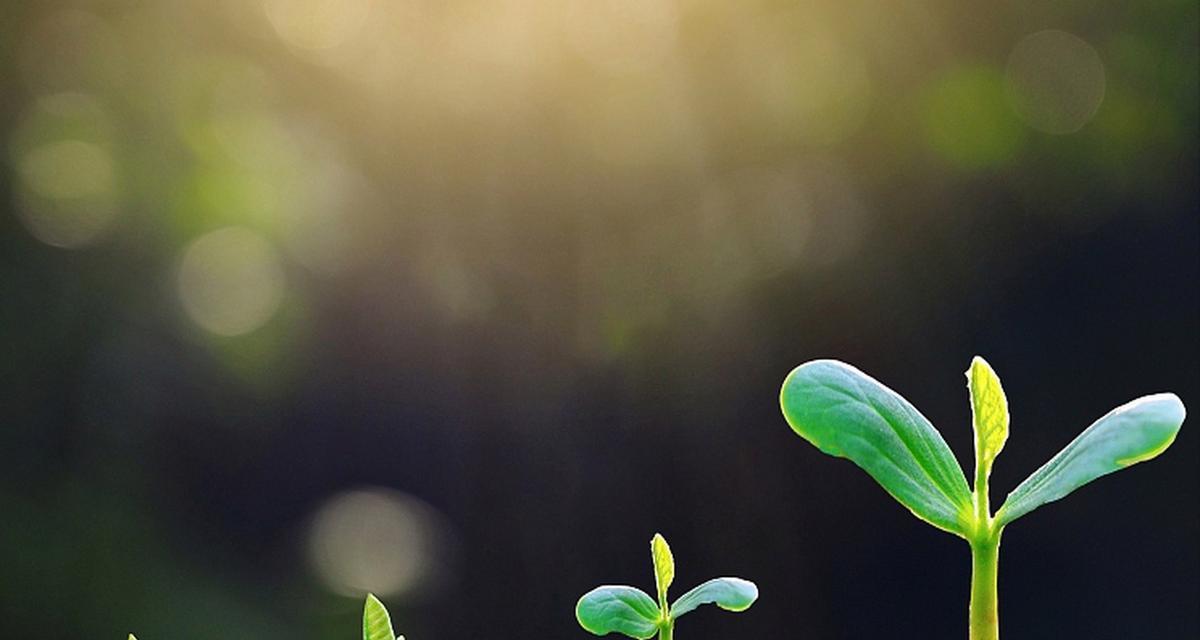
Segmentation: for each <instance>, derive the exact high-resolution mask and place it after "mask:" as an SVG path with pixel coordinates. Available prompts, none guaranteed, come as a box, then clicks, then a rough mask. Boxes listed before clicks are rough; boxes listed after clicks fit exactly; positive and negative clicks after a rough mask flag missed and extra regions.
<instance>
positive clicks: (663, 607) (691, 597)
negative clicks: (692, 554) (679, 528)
mask: <svg viewBox="0 0 1200 640" xmlns="http://www.w3.org/2000/svg"><path fill="white" fill-rule="evenodd" d="M650 557H651V558H652V559H653V560H654V584H655V586H656V587H657V590H658V602H657V603H655V602H654V599H653V598H651V597H650V596H648V595H646V592H645V591H642V590H641V589H636V588H634V587H626V586H614V585H609V586H603V587H596V588H595V589H592V590H591V591H589V592H587V593H586V594H585V595H584V596H583V597H582V598H580V599H579V604H577V605H576V606H575V617H576V618H577V619H578V620H579V625H580V626H581V627H583V628H584V629H587V630H588V631H590V632H592V633H594V634H596V635H598V636H603V635H607V634H609V633H614V632H615V633H620V634H623V635H626V636H629V637H630V638H640V639H641V640H645V639H646V638H651V637H653V636H654V634H658V640H672V637H673V635H674V633H675V621H676V620H678V619H679V617H680V616H682V615H683V614H685V613H687V612H689V611H691V610H693V609H695V608H696V607H699V606H700V605H704V604H715V605H717V606H718V607H720V608H722V609H725V610H726V611H745V610H746V609H749V608H750V605H752V604H754V601H755V600H757V599H758V587H756V586H754V583H753V582H750V581H749V580H742V579H741V578H713V579H712V580H709V581H708V582H705V583H704V584H702V585H700V586H698V587H696V588H695V589H692V590H691V591H689V592H687V593H685V594H683V595H682V596H680V598H679V599H678V600H676V601H675V602H674V603H672V604H671V605H670V606H668V605H667V588H668V587H670V586H671V583H672V582H674V580H675V558H674V557H673V556H672V555H671V547H670V546H668V545H667V541H666V540H665V539H663V537H662V536H661V535H659V534H657V533H656V534H654V538H653V539H652V540H650Z"/></svg>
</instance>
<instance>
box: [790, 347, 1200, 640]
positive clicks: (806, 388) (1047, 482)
mask: <svg viewBox="0 0 1200 640" xmlns="http://www.w3.org/2000/svg"><path fill="white" fill-rule="evenodd" d="M967 388H968V390H969V394H970V399H971V413H972V418H973V419H972V422H973V425H974V430H975V489H974V491H972V490H970V489H969V488H968V487H967V480H966V477H965V476H964V474H963V471H962V468H961V467H959V465H958V461H957V460H956V459H955V458H954V454H953V453H951V451H950V447H948V446H947V445H946V441H945V440H943V439H942V436H941V434H940V433H938V431H937V429H934V427H933V425H932V424H930V423H929V420H927V419H926V418H925V416H923V415H921V413H920V412H919V411H917V410H916V408H914V407H913V406H912V405H911V404H909V402H908V401H907V400H905V399H904V398H902V397H901V396H900V395H899V394H897V393H896V392H895V391H892V390H891V389H889V388H887V387H885V386H884V385H882V384H881V383H879V382H878V381H876V380H875V379H874V378H872V377H870V376H868V375H867V374H865V373H863V372H861V371H859V370H858V369H855V368H854V367H852V366H850V365H848V364H845V363H843V362H838V361H836V360H814V361H812V362H808V363H805V364H803V365H801V366H799V367H797V368H796V369H795V370H793V371H792V372H791V373H790V374H789V375H788V377H787V379H786V380H784V382H783V391H782V392H781V394H780V404H781V405H782V408H783V415H784V417H786V418H787V421H788V424H790V425H791V427H792V430H794V431H795V432H796V433H798V434H799V435H800V436H801V437H803V438H804V439H805V440H808V441H809V442H811V443H812V444H813V445H815V446H816V447H817V448H818V449H820V450H821V451H823V452H825V453H827V454H829V455H833V456H837V457H841V458H848V459H850V460H851V461H852V462H854V463H855V464H857V465H858V466H859V467H862V469H863V470H864V471H866V472H867V473H868V474H870V475H871V477H872V478H874V479H875V481H876V482H878V483H879V484H880V485H881V486H882V487H883V488H884V490H886V491H887V492H888V493H889V494H891V496H892V497H893V498H895V499H896V500H897V501H898V502H900V504H902V505H904V506H905V507H908V509H909V510H910V511H912V512H913V514H914V515H916V516H917V517H918V518H920V519H922V520H924V521H926V522H928V523H929V524H932V525H933V526H935V527H937V528H939V529H943V530H945V531H948V532H950V533H953V534H955V535H957V536H959V537H961V538H963V539H965V540H966V541H967V542H968V543H970V545H971V558H972V571H971V600H970V613H969V625H970V638H971V640H997V639H998V638H999V635H1000V623H999V610H998V608H997V603H996V569H997V562H998V560H999V554H1000V534H1001V532H1003V530H1004V528H1005V527H1006V526H1007V525H1009V524H1010V523H1012V522H1013V521H1014V520H1016V519H1017V518H1020V517H1021V516H1023V515H1025V514H1027V513H1029V512H1030V511H1033V510H1034V509H1036V508H1038V507H1040V506H1042V505H1043V504H1046V503H1047V502H1053V501H1055V500H1058V499H1060V498H1062V497H1064V496H1066V495H1067V494H1069V493H1071V492H1072V491H1074V490H1076V489H1078V488H1079V487H1081V486H1083V485H1085V484H1087V483H1089V482H1091V481H1092V480H1095V479H1096V478H1099V477H1100V476H1103V475H1106V474H1109V473H1112V472H1114V471H1118V470H1120V469H1123V468H1125V467H1128V466H1130V465H1133V464H1136V463H1138V462H1143V461H1145V460H1149V459H1151V458H1153V457H1155V456H1157V455H1158V454H1160V453H1162V452H1163V451H1164V450H1166V448H1167V447H1168V446H1170V444H1171V443H1172V442H1173V441H1174V440H1175V434H1176V433H1178V432H1179V427H1180V425H1182V424H1183V419H1184V415H1185V412H1184V408H1183V403H1182V402H1181V401H1180V400H1179V398H1178V397H1177V396H1175V395H1174V394H1171V393H1159V394H1155V395H1150V396H1144V397H1142V398H1138V399H1137V400H1134V401H1133V402H1129V403H1127V404H1124V405H1121V406H1120V407H1117V408H1116V409H1113V410H1112V411H1110V412H1109V413H1107V414H1106V415H1105V416H1104V417H1102V418H1100V419H1099V420H1097V421H1096V422H1094V423H1092V425H1091V426H1090V427H1088V428H1087V429H1085V430H1084V431H1083V433H1081V434H1079V436H1078V437H1076V438H1075V440H1073V441H1072V442H1071V443H1070V444H1068V445H1067V446H1066V448H1064V449H1063V450H1062V451H1060V452H1059V453H1058V454H1057V455H1055V456H1054V457H1053V458H1051V459H1050V461H1049V462H1047V463H1046V464H1045V465H1043V466H1042V468H1040V469H1038V470H1037V471H1035V472H1033V475H1031V476H1029V477H1028V478H1027V479H1026V480H1025V481H1024V482H1022V483H1021V484H1020V485H1018V486H1017V488H1016V489H1014V490H1013V491H1012V493H1009V494H1008V498H1007V499H1006V500H1005V502H1004V505H1003V506H1002V507H1000V509H999V510H998V511H997V512H996V513H995V515H992V513H991V511H990V507H989V504H988V476H989V475H990V474H991V471H992V463H993V462H994V461H995V459H996V456H997V455H998V454H999V453H1000V450H1001V449H1003V448H1004V442H1005V441H1006V440H1007V439H1008V399H1007V398H1006V397H1005V395H1004V389H1003V388H1001V386H1000V378H999V377H997V376H996V372H995V371H993V370H992V368H991V366H989V365H988V363H987V362H986V361H985V360H984V359H983V358H980V357H976V358H975V359H974V360H972V362H971V367H970V369H968V370H967Z"/></svg>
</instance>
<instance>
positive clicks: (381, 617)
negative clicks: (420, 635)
mask: <svg viewBox="0 0 1200 640" xmlns="http://www.w3.org/2000/svg"><path fill="white" fill-rule="evenodd" d="M363 640H404V636H397V635H396V632H395V631H393V630H392V617H391V616H390V615H388V610H387V607H385V606H383V603H382V602H380V601H379V598H376V597H375V594H373V593H368V594H367V602H366V604H364V605H363Z"/></svg>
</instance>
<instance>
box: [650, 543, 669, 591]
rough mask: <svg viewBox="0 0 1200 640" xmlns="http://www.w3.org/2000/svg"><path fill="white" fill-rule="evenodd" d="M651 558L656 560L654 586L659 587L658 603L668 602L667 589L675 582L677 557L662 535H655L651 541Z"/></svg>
mask: <svg viewBox="0 0 1200 640" xmlns="http://www.w3.org/2000/svg"><path fill="white" fill-rule="evenodd" d="M650 557H651V558H653V559H654V584H655V586H657V587H658V602H659V604H660V605H663V604H666V602H667V588H668V587H670V586H671V583H672V582H674V581H675V557H674V556H672V555H671V547H670V545H668V544H667V540H666V538H663V537H662V534H658V533H656V534H654V537H653V538H651V540H650Z"/></svg>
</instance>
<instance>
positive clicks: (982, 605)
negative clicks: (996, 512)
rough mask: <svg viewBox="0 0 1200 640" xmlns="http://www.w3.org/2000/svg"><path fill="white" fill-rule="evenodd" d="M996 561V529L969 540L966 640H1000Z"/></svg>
mask: <svg viewBox="0 0 1200 640" xmlns="http://www.w3.org/2000/svg"><path fill="white" fill-rule="evenodd" d="M999 561H1000V531H999V530H996V531H993V532H989V534H988V535H986V536H983V537H981V538H980V539H978V540H973V541H971V613H970V629H971V635H970V640H999V639H1000V609H999V603H998V602H997V597H996V570H997V565H998V563H999Z"/></svg>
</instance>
